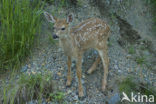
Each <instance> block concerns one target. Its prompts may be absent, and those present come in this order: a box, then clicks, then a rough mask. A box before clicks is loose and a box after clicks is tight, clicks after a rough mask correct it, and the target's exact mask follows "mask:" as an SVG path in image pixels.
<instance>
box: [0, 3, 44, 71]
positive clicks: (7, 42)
mask: <svg viewBox="0 0 156 104" xmlns="http://www.w3.org/2000/svg"><path fill="white" fill-rule="evenodd" d="M35 1H36V2H35ZM40 1H41V0H33V1H32V0H0V69H2V68H3V69H9V68H12V67H13V66H15V65H16V66H18V65H19V64H20V62H21V61H22V59H23V58H24V57H25V56H27V55H28V54H29V52H30V48H31V47H32V45H33V43H34V40H35V38H37V35H36V34H37V33H38V32H39V30H40V25H41V19H40V14H41V13H42V11H41V8H42V6H43V5H41V3H40ZM10 66H11V67H10Z"/></svg>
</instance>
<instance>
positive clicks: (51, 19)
mask: <svg viewBox="0 0 156 104" xmlns="http://www.w3.org/2000/svg"><path fill="white" fill-rule="evenodd" d="M44 16H45V17H46V19H47V20H48V22H51V23H55V22H56V18H55V17H53V16H52V15H51V14H49V13H48V12H44Z"/></svg>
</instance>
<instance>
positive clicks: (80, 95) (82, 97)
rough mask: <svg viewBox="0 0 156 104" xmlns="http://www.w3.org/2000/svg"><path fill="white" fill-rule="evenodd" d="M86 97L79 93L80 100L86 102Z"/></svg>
mask: <svg viewBox="0 0 156 104" xmlns="http://www.w3.org/2000/svg"><path fill="white" fill-rule="evenodd" d="M84 98H85V95H84V94H83V92H80V93H79V100H84Z"/></svg>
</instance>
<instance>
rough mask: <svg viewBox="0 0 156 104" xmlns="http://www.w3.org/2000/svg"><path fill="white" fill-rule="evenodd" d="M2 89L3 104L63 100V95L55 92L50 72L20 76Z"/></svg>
mask: <svg viewBox="0 0 156 104" xmlns="http://www.w3.org/2000/svg"><path fill="white" fill-rule="evenodd" d="M15 80H16V81H15ZM2 88H3V89H2V95H3V96H2V101H3V103H4V104H23V103H24V104H25V103H28V102H29V101H34V100H37V101H38V102H39V103H41V102H42V101H43V100H44V101H46V102H50V101H53V102H62V101H63V98H64V93H62V92H59V91H57V88H56V86H55V82H54V81H53V80H52V73H51V72H50V71H45V72H44V73H36V72H32V73H28V74H21V75H20V76H19V79H18V80H17V79H15V78H12V79H11V80H10V81H9V83H6V84H3V86H2Z"/></svg>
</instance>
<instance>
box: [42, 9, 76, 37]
mask: <svg viewBox="0 0 156 104" xmlns="http://www.w3.org/2000/svg"><path fill="white" fill-rule="evenodd" d="M44 16H45V17H46V19H47V20H48V22H51V23H54V27H53V28H54V34H53V38H54V39H57V38H60V39H61V38H62V39H63V38H66V37H67V36H68V32H69V23H70V22H72V21H73V15H72V14H71V15H69V16H67V18H66V19H58V18H56V17H54V16H52V15H51V14H49V13H48V12H44Z"/></svg>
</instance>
